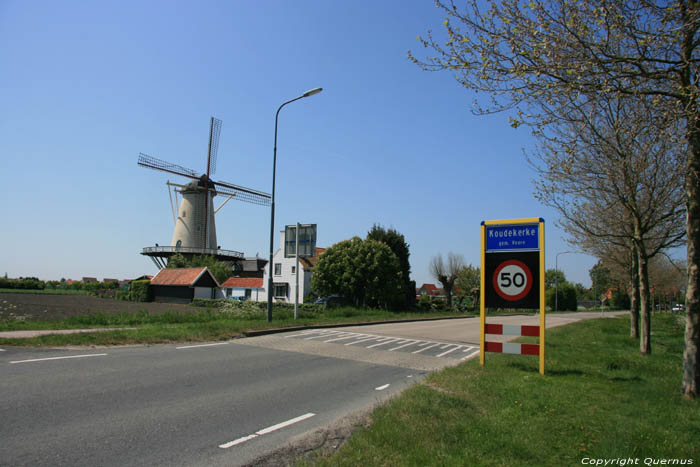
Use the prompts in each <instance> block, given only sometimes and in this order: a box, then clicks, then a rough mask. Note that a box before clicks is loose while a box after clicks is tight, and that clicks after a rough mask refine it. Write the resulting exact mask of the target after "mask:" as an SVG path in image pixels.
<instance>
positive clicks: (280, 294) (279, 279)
mask: <svg viewBox="0 0 700 467" xmlns="http://www.w3.org/2000/svg"><path fill="white" fill-rule="evenodd" d="M284 240H285V238H284V230H283V231H282V232H280V248H279V249H278V250H277V251H276V252H275V254H274V255H273V257H272V262H273V270H272V281H273V290H272V292H273V296H272V299H273V301H275V302H288V303H294V302H295V299H296V276H297V270H296V259H295V258H294V257H292V258H285V257H284V243H285V242H284ZM324 251H326V249H325V248H316V251H315V252H314V256H313V257H310V258H299V274H300V276H299V303H304V297H306V296H307V295H309V294H310V293H311V275H312V274H313V269H314V266H316V262H317V261H318V258H319V256H320V255H321V254H322V253H323V252H324ZM269 273H270V265H269V264H268V265H266V266H265V269H264V274H263V289H264V290H263V291H262V293H261V294H260V296H259V299H258V301H267V285H268V278H269V277H270V276H269Z"/></svg>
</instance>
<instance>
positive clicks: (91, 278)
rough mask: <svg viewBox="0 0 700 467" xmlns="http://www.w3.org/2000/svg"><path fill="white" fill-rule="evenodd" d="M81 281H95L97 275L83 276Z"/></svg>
mask: <svg viewBox="0 0 700 467" xmlns="http://www.w3.org/2000/svg"><path fill="white" fill-rule="evenodd" d="M83 282H97V277H83Z"/></svg>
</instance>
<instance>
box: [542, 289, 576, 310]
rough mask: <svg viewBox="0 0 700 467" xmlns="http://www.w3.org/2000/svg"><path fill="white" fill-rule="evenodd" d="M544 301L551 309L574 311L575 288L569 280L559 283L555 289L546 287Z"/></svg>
mask: <svg viewBox="0 0 700 467" xmlns="http://www.w3.org/2000/svg"><path fill="white" fill-rule="evenodd" d="M545 301H546V304H547V306H549V307H550V309H551V310H554V309H555V308H556V310H557V311H576V310H577V309H578V302H577V299H576V289H575V288H574V286H573V285H571V283H569V282H562V283H560V284H559V285H558V286H557V288H556V289H554V288H552V289H547V292H546V293H545Z"/></svg>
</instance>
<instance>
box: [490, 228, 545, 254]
mask: <svg viewBox="0 0 700 467" xmlns="http://www.w3.org/2000/svg"><path fill="white" fill-rule="evenodd" d="M539 240H540V233H539V224H515V225H492V226H491V225H487V226H486V251H487V252H495V251H503V252H505V251H525V250H531V251H532V250H539V248H540V241H539Z"/></svg>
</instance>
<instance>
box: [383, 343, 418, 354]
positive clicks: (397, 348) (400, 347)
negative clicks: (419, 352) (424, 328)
mask: <svg viewBox="0 0 700 467" xmlns="http://www.w3.org/2000/svg"><path fill="white" fill-rule="evenodd" d="M416 342H419V341H411V342H409V343H408V344H404V345H400V346H398V347H394V348H393V349H389V352H393V351H394V350H399V349H402V348H404V347H408V346H409V345H413V344H415V343H416Z"/></svg>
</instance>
